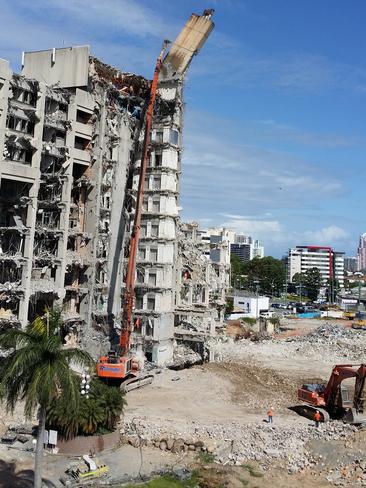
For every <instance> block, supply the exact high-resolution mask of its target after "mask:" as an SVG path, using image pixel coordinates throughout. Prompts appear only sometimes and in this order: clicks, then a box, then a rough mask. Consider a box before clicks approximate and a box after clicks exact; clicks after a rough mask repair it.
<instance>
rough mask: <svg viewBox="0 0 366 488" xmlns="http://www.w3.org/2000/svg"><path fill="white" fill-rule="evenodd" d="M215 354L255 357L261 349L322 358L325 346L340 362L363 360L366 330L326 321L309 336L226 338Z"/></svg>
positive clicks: (221, 358)
mask: <svg viewBox="0 0 366 488" xmlns="http://www.w3.org/2000/svg"><path fill="white" fill-rule="evenodd" d="M215 347H216V354H215V358H216V360H218V361H228V362H230V361H233V360H234V361H235V360H238V359H240V358H241V357H243V356H248V355H249V356H252V357H253V360H255V358H256V356H257V355H258V353H261V354H264V355H267V356H269V357H273V358H274V357H278V358H283V357H295V356H298V357H299V358H301V359H311V360H314V361H322V360H323V359H324V347H326V355H327V358H328V359H329V360H330V361H332V362H333V363H334V364H336V363H337V362H338V361H340V360H344V358H347V360H351V361H356V362H360V358H362V357H363V356H364V354H365V333H364V332H359V331H356V330H353V329H348V328H345V327H342V326H341V325H337V324H332V323H326V324H324V325H321V326H320V327H318V328H317V329H315V330H313V331H312V332H310V333H309V334H307V335H305V336H299V335H297V336H292V337H287V338H286V339H273V338H272V339H269V340H262V341H258V342H252V341H250V340H248V339H242V340H239V341H237V342H235V343H234V341H233V340H232V339H231V338H225V339H224V340H222V341H221V342H220V343H217V344H215Z"/></svg>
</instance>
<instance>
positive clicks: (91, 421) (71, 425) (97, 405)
mask: <svg viewBox="0 0 366 488" xmlns="http://www.w3.org/2000/svg"><path fill="white" fill-rule="evenodd" d="M125 404H126V401H125V398H124V393H123V392H122V391H121V389H120V388H117V387H113V386H107V385H106V384H105V383H103V382H102V381H101V380H100V379H98V378H93V379H92V381H91V382H90V390H89V395H88V398H87V397H86V396H83V397H80V398H79V401H78V402H77V404H76V405H75V406H74V408H72V409H71V408H70V406H69V404H68V402H67V399H66V398H58V399H55V400H53V401H52V402H51V404H50V406H49V408H48V409H47V422H46V425H47V426H48V427H49V428H54V429H57V430H58V431H59V432H60V434H61V435H62V437H64V438H65V439H71V438H72V437H75V436H76V435H78V434H84V435H92V434H95V433H96V432H98V431H104V430H108V431H112V430H113V429H114V428H115V427H116V424H117V422H118V421H119V419H120V417H121V414H122V412H123V408H124V406H125Z"/></svg>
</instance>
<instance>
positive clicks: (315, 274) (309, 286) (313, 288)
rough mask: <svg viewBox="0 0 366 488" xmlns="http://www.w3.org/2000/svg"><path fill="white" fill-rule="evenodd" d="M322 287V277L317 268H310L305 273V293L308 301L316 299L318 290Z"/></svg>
mask: <svg viewBox="0 0 366 488" xmlns="http://www.w3.org/2000/svg"><path fill="white" fill-rule="evenodd" d="M321 285H322V275H321V274H320V271H319V269H318V268H310V269H308V270H307V271H306V273H305V286H306V292H307V295H308V297H309V299H310V300H312V301H314V300H316V299H317V298H318V294H319V290H320V287H321Z"/></svg>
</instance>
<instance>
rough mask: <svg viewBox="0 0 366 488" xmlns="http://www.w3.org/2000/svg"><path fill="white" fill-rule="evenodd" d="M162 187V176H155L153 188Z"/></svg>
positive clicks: (158, 188)
mask: <svg viewBox="0 0 366 488" xmlns="http://www.w3.org/2000/svg"><path fill="white" fill-rule="evenodd" d="M160 187H161V177H160V176H155V177H154V178H153V183H152V188H153V190H160Z"/></svg>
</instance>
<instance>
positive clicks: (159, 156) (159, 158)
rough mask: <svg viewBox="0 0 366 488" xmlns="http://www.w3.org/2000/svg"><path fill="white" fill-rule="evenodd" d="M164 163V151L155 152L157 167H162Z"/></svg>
mask: <svg viewBox="0 0 366 488" xmlns="http://www.w3.org/2000/svg"><path fill="white" fill-rule="evenodd" d="M162 164H163V154H162V153H158V152H156V153H155V167H156V168H160V167H161V166H162Z"/></svg>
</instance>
